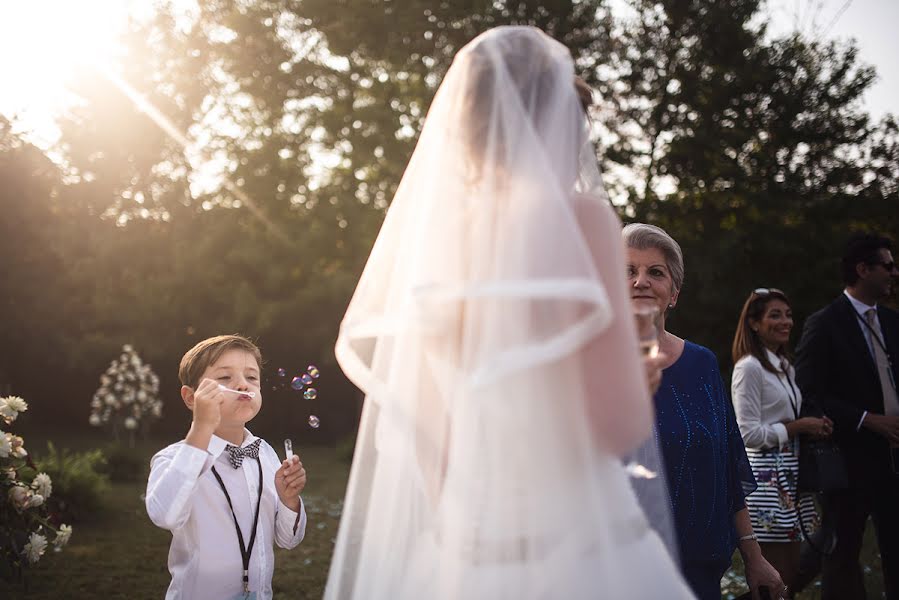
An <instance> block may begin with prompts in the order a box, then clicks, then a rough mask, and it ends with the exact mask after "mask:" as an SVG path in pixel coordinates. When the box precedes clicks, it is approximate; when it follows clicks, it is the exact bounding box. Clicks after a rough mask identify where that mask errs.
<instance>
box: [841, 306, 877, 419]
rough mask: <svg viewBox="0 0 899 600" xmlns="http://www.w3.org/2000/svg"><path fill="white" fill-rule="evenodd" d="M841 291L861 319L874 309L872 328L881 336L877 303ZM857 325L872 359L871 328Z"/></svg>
mask: <svg viewBox="0 0 899 600" xmlns="http://www.w3.org/2000/svg"><path fill="white" fill-rule="evenodd" d="M843 293H844V294H845V295H846V297H847V298H849V303H850V304H851V305H852V308H853V309H855V312H857V313H858V316H860V317H861V318H862V319H864V318H865V314H866V313H867V312H868V311H869V310H872V309H873V310H874V329H876V330H877V331H878V332H880V334H881V336H882V335H883V329H881V327H880V317H879V316H878V315H877V305H876V304H875V305H874V306H869V305H867V304H865V303H864V302H862V301H861V300H858V299H857V298H854V297H853V296H852V294H850V293H849V291H848V290H843ZM856 321H858V319H856ZM858 326H859V327H861V328H862V335H864V336H865V342H866V343H867V344H868V352H870V353H871V358H872V360H873V359H874V344H876V343H877V342H875V341H874V340H872V339H871V330H869V329H868V328H867V327H865V325H864V323H862V322H861V321H858ZM867 416H868V411H865V412H863V413H862V418H861V419H859V421H858V425H856V426H855V430H856V431H858V430H859V429H861V428H862V423H864V422H865V417H867Z"/></svg>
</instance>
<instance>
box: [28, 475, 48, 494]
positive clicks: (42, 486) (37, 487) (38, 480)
mask: <svg viewBox="0 0 899 600" xmlns="http://www.w3.org/2000/svg"><path fill="white" fill-rule="evenodd" d="M31 489H33V490H34V491H36V492H37V493H38V494H40V495H41V496H43V497H44V498H49V497H50V494H51V493H52V491H53V482H52V481H50V476H49V475H47V474H46V473H38V474H37V475H35V476H34V480H33V481H32V482H31Z"/></svg>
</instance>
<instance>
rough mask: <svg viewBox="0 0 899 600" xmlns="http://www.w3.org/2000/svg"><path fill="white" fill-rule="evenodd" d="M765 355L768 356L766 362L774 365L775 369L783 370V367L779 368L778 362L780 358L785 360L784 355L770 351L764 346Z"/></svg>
mask: <svg viewBox="0 0 899 600" xmlns="http://www.w3.org/2000/svg"><path fill="white" fill-rule="evenodd" d="M765 355H766V356H767V357H768V362H770V363H771V364H772V365H774V368H775V369H777V370H778V371H783V369H781V368H780V362H781V361H782V360H786V357H785V356H779V355H777V354H775V353H773V352H771V350H770V349H768V348H765Z"/></svg>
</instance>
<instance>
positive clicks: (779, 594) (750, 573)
mask: <svg viewBox="0 0 899 600" xmlns="http://www.w3.org/2000/svg"><path fill="white" fill-rule="evenodd" d="M753 543H755V542H753ZM743 561H744V563H743V564H744V565H745V567H746V582H747V583H748V584H749V591H750V592H752V600H761V599H762V596H761V595H760V594H759V588H761V587H766V588H768V593H769V595H770V596H771V599H772V600H776V599H778V598H786V597H787V586H785V585H784V582H783V579H781V577H780V573H778V572H777V569H775V568H774V567H772V566H771V563H769V562H768V561H767V560H765V557H763V556H762V553H761V552H758V553H744V554H743Z"/></svg>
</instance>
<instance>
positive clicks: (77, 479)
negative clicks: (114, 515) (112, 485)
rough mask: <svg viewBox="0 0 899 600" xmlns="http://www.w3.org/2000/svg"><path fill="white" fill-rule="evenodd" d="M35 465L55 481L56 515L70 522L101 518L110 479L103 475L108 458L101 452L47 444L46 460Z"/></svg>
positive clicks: (52, 506) (54, 509)
mask: <svg viewBox="0 0 899 600" xmlns="http://www.w3.org/2000/svg"><path fill="white" fill-rule="evenodd" d="M35 464H36V466H37V468H38V469H40V470H42V471H44V472H45V473H47V474H48V475H50V476H51V477H52V478H53V482H54V484H53V485H54V489H55V492H56V493H55V494H54V496H53V500H52V501H51V503H50V510H51V511H52V512H53V513H55V514H58V515H59V516H60V518H62V519H64V520H67V521H71V522H79V521H84V520H86V519H89V518H91V517H96V516H97V515H99V514H100V512H101V508H102V507H103V498H104V497H105V495H106V493H107V492H108V491H109V478H108V477H107V476H106V474H105V473H104V472H103V470H104V469H105V468H106V458H105V457H104V456H103V452H102V451H101V450H99V449H94V450H88V451H87V452H71V451H69V450H66V449H63V450H57V449H56V447H55V446H54V445H53V443H52V442H48V443H47V456H46V457H43V458H40V459H37V460H35Z"/></svg>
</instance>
